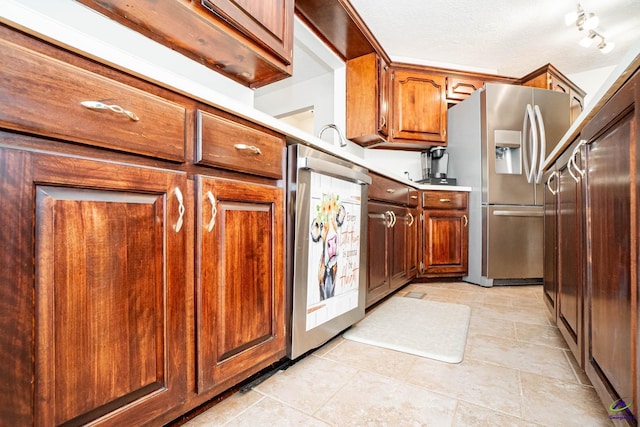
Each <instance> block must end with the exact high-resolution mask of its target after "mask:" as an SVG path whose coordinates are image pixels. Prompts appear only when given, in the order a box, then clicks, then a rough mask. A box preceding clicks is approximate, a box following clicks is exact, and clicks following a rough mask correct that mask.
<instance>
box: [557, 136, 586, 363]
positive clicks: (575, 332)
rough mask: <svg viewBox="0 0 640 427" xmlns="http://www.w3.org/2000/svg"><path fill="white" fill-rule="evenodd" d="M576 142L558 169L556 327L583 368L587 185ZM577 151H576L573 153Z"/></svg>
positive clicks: (561, 159) (562, 157)
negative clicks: (584, 198) (584, 194)
mask: <svg viewBox="0 0 640 427" xmlns="http://www.w3.org/2000/svg"><path fill="white" fill-rule="evenodd" d="M580 147H581V145H580V140H578V141H576V142H575V143H574V144H573V145H572V146H571V147H569V150H568V151H567V152H566V153H565V155H564V156H561V157H560V159H559V161H558V166H557V179H558V190H557V194H556V197H557V209H558V210H557V235H556V238H557V247H558V249H557V251H558V256H557V292H558V293H557V299H556V305H557V307H556V310H557V325H558V328H559V329H560V333H561V334H562V336H563V337H564V339H565V341H566V342H567V344H568V345H569V348H570V349H571V351H572V352H573V355H574V356H575V358H576V360H577V361H578V363H579V364H580V366H583V364H584V326H583V325H584V322H583V317H584V314H583V300H584V292H585V286H584V259H585V247H584V238H583V235H584V229H583V222H584V212H583V210H584V207H583V206H584V200H583V188H582V186H583V185H582V184H583V182H584V179H583V176H582V174H584V171H583V167H584V166H583V165H582V161H581V157H582V156H581V155H580V153H579V151H578V150H579V149H580ZM574 150H576V151H574Z"/></svg>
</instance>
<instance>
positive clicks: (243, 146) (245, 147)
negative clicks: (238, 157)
mask: <svg viewBox="0 0 640 427" xmlns="http://www.w3.org/2000/svg"><path fill="white" fill-rule="evenodd" d="M233 146H234V147H235V148H236V150H249V151H251V152H253V153H254V154H262V151H260V149H259V148H258V147H256V146H255V145H247V144H234V145H233Z"/></svg>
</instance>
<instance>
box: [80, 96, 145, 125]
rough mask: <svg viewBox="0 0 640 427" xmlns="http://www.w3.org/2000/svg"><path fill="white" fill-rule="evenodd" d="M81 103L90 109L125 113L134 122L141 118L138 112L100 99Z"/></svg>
mask: <svg viewBox="0 0 640 427" xmlns="http://www.w3.org/2000/svg"><path fill="white" fill-rule="evenodd" d="M80 104H81V105H82V106H83V107H85V108H88V109H90V110H110V111H113V112H114V113H118V114H124V115H125V116H127V117H129V118H130V119H131V120H133V121H134V122H137V121H138V120H140V117H138V116H137V115H136V113H134V112H132V111H129V110H125V109H124V108H122V107H121V106H119V105H109V104H105V103H104V102H100V101H82V102H81V103H80Z"/></svg>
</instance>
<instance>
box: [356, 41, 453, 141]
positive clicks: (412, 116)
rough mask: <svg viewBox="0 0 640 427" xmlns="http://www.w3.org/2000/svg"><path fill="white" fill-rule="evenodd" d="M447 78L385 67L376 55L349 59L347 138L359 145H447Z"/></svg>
mask: <svg viewBox="0 0 640 427" xmlns="http://www.w3.org/2000/svg"><path fill="white" fill-rule="evenodd" d="M446 111H447V102H446V79H445V77H444V76H442V75H437V74H431V73H429V72H425V71H422V70H417V69H411V68H404V67H389V66H388V64H386V63H385V62H384V61H383V60H382V58H380V57H379V56H378V55H377V54H376V53H370V54H367V55H363V56H361V57H358V58H354V59H351V60H348V61H347V138H348V139H350V140H352V141H354V142H356V143H358V144H360V145H363V146H369V147H376V148H402V149H416V150H422V149H425V148H426V147H429V146H432V145H444V144H446V129H447V118H446Z"/></svg>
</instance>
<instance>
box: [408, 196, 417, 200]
mask: <svg viewBox="0 0 640 427" xmlns="http://www.w3.org/2000/svg"><path fill="white" fill-rule="evenodd" d="M410 197H411V199H413V200H418V196H410Z"/></svg>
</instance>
